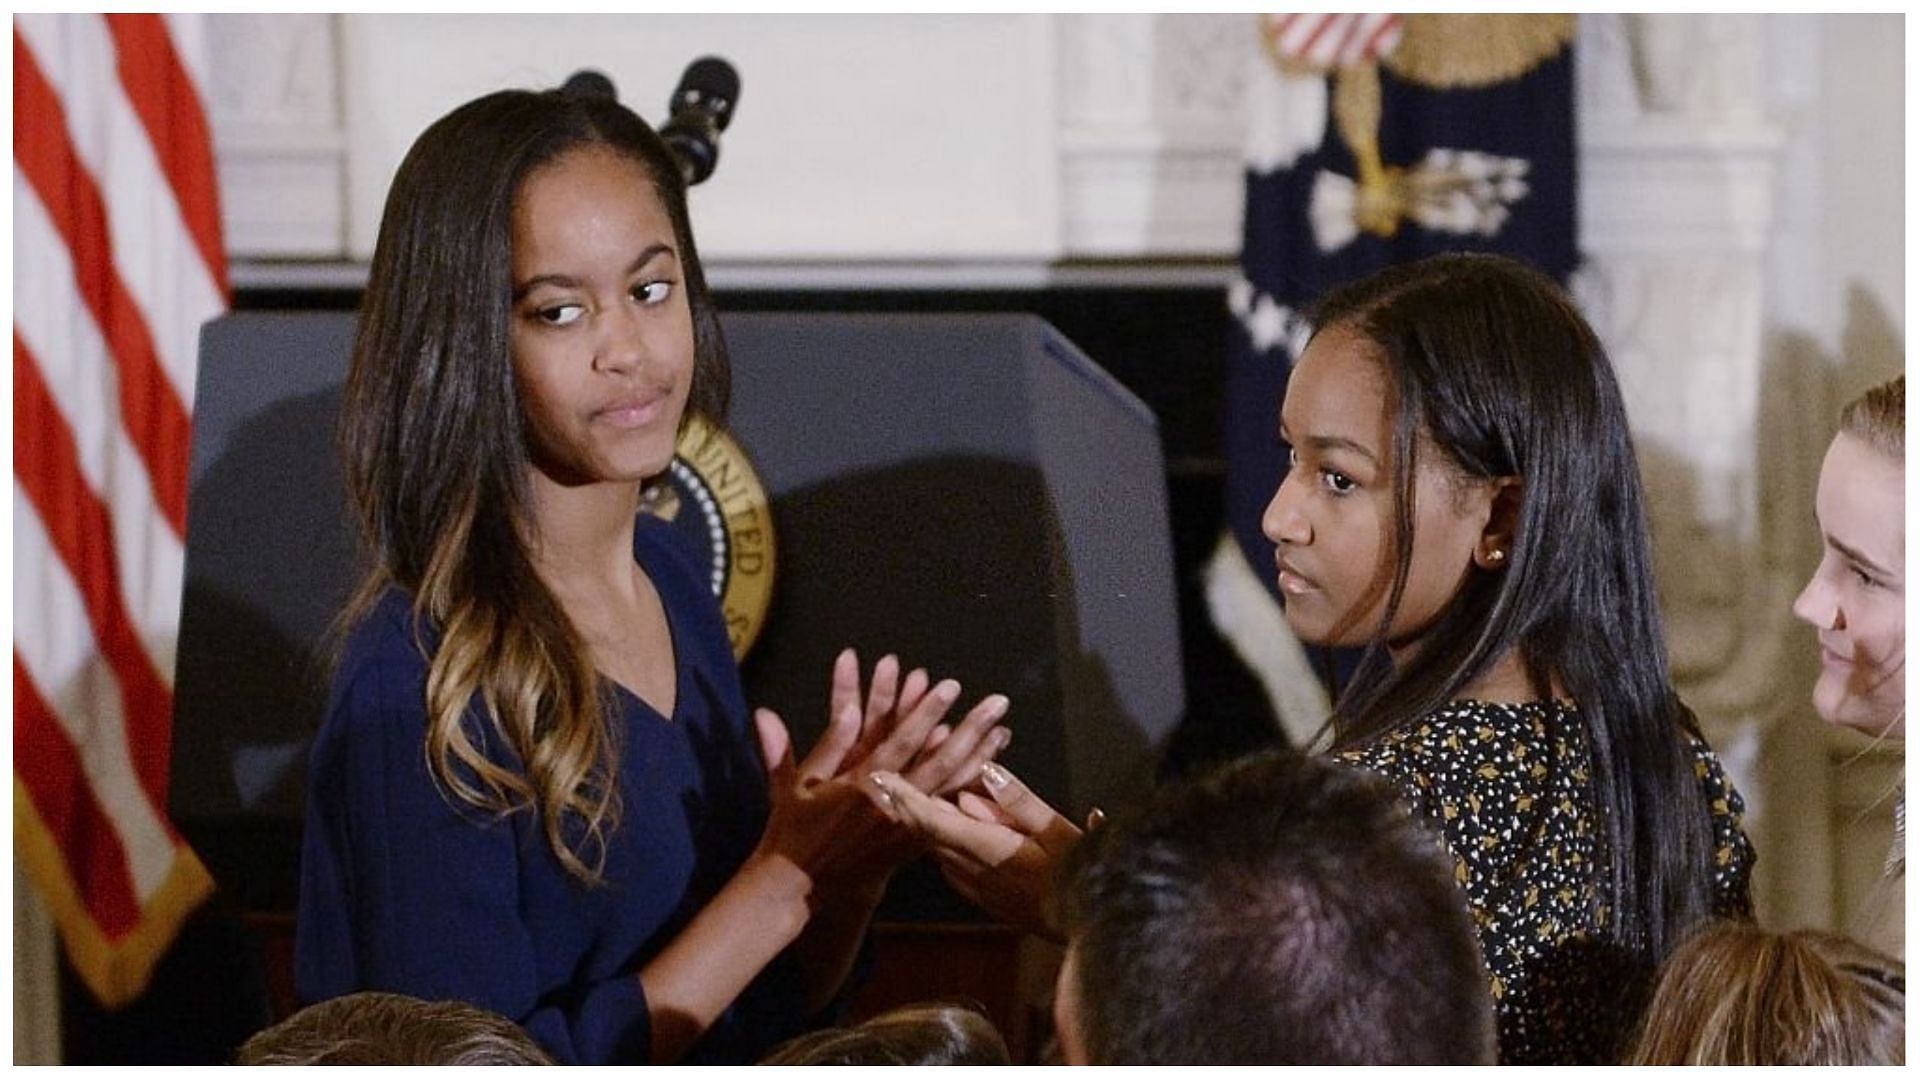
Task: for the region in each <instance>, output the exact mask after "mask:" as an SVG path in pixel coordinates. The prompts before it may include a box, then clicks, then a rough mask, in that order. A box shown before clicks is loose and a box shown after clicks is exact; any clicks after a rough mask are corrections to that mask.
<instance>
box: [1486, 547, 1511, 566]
mask: <svg viewBox="0 0 1920 1081" xmlns="http://www.w3.org/2000/svg"><path fill="white" fill-rule="evenodd" d="M1506 558H1507V553H1506V550H1505V549H1502V548H1493V549H1489V550H1488V552H1487V562H1489V563H1500V562H1504V561H1505V560H1506Z"/></svg>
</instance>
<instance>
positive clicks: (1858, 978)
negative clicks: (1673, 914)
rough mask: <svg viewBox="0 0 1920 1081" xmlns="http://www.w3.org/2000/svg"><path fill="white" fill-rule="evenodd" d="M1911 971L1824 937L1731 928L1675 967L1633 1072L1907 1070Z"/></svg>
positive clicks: (1653, 1009) (1718, 931) (1705, 935)
mask: <svg viewBox="0 0 1920 1081" xmlns="http://www.w3.org/2000/svg"><path fill="white" fill-rule="evenodd" d="M1906 1008H1907V981H1906V968H1905V966H1903V965H1902V964H1901V963H1900V962H1898V961H1896V960H1894V959H1893V958H1891V957H1888V956H1886V955H1885V954H1882V953H1878V952H1876V951H1874V950H1870V949H1868V948H1867V947H1865V946H1862V945H1860V944H1859V943H1857V942H1855V941H1853V940H1852V939H1849V938H1843V937H1841V936H1839V935H1833V934H1828V933H1826V932H1824V931H1811V930H1805V931H1786V932H1780V931H1767V930H1763V929H1762V928H1760V927H1757V926H1754V925H1753V924H1746V923H1723V924H1718V925H1715V926H1712V927H1710V928H1708V929H1707V930H1705V931H1703V932H1701V933H1700V934H1698V935H1696V936H1694V937H1693V938H1691V939H1689V940H1688V941H1687V942H1685V943H1683V944H1682V945H1681V946H1680V948H1679V949H1677V950H1675V951H1674V953H1673V956H1672V957H1670V958H1668V960H1667V964H1666V966H1665V968H1664V969H1662V971H1661V976H1660V984H1659V987H1658V988H1657V989H1656V990H1655V991H1654V995H1653V1002H1652V1004H1651V1005H1650V1006H1648V1008H1647V1015H1646V1019H1645V1021H1644V1022H1643V1024H1642V1027H1641V1032H1640V1038H1639V1040H1638V1042H1637V1043H1636V1044H1635V1046H1634V1049H1633V1052H1632V1053H1631V1054H1630V1055H1629V1056H1628V1058H1627V1061H1626V1065H1629V1066H1901V1065H1905V1064H1906V1034H1907V1023H1906Z"/></svg>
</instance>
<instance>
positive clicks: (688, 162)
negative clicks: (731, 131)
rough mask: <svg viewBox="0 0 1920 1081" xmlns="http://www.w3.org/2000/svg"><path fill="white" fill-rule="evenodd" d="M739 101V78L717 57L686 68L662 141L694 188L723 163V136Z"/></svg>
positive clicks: (670, 103)
mask: <svg viewBox="0 0 1920 1081" xmlns="http://www.w3.org/2000/svg"><path fill="white" fill-rule="evenodd" d="M739 100H740V74H739V73H738V72H736V71H734V70H733V65H732V64H729V63H727V62H726V61H725V60H722V59H720V58H719V57H717V56H703V57H701V58H700V59H698V60H695V61H694V62H693V63H692V64H689V65H688V66H687V70H686V73H685V74H683V75H681V76H680V85H679V86H676V87H674V88H673V97H671V98H669V99H667V114H668V115H667V122H666V123H665V124H663V125H661V127H660V138H661V139H662V140H664V141H665V142H666V144H667V148H668V149H670V150H672V151H673V156H674V157H676V158H678V159H680V174H681V176H683V177H685V178H686V181H687V186H688V187H692V186H693V185H695V184H698V183H700V182H701V181H702V180H705V179H706V178H708V177H710V176H712V175H713V166H714V164H715V163H716V162H718V161H719V160H720V133H721V132H723V131H725V130H727V125H728V124H729V123H731V122H732V121H733V108H734V105H735V104H737V103H738V102H739Z"/></svg>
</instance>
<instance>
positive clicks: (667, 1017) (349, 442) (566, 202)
mask: <svg viewBox="0 0 1920 1081" xmlns="http://www.w3.org/2000/svg"><path fill="white" fill-rule="evenodd" d="M727 394H728V370H727V361H726V352H725V346H724V343H723V341H722V339H721V336H720V330H719V325H718V322H717V320H716V317H715V314H714V310H713V306H712V303H711V301H710V300H709V298H708V296H707V291H706V287H705V282H704V280H703V277H702V274H701V269H700V262H699V257H698V255H697V254H696V252H695V249H694V244H693V236H692V233H691V230H690V226H689V223H688V216H687V209H686V195H685V189H684V186H683V184H682V181H681V179H680V174H679V171H678V169H677V167H676V165H675V163H674V161H673V159H672V158H671V157H670V156H669V154H668V152H667V150H666V149H665V147H664V146H663V145H662V144H661V143H660V141H659V139H658V138H657V137H656V136H655V135H654V133H653V132H652V130H651V129H649V128H648V127H647V125H646V124H645V123H644V122H642V121H641V120H640V119H639V118H638V117H636V116H634V115H633V114H632V113H631V112H629V111H628V110H626V109H625V108H623V107H622V106H620V105H618V104H617V103H615V102H613V101H611V100H607V99H604V98H594V97H587V96H579V95H574V94H570V93H567V92H564V91H549V92H544V93H534V92H525V91H505V92H501V93H496V94H491V95H488V96H486V97H483V98H480V99H478V100H476V101H473V102H470V103H468V104H466V105H463V106H461V107H460V108H458V109H456V110H455V111H453V112H452V113H450V114H449V115H447V116H446V117H444V118H443V119H441V120H440V121H438V122H437V123H435V124H434V125H433V126H432V127H431V128H429V129H428V130H427V131H426V132H425V133H424V134H423V135H422V136H421V137H420V139H419V141H418V142H416V143H415V144H414V146H413V148H412V150H411V151H410V152H409V153H408V155H407V158H406V160H405V161H404V162H403V163H402V165H401V167H400V170H399V173H398V175H397V176H396V177H395V180H394V183H393V188H392V191H391V193H390V194H389V196H388V201H387V206H386V210H385V213H384V216H383V219H382V223H381V232H380V238H379V242H378V246H377V249H376V251H375V254H374V260H373V265H372V270H371V276H370V278H369V281H368V286H367V294H366V301H365V305H364V307H363V311H362V322H361V328H360V334H359V337H358V340H357V341H356V343H355V346H354V354H353V363H352V369H351V372H350V374H349V377H348V381H347V388H346V394H345V400H344V403H343V410H342V423H341V443H342V449H343V454H344V458H345V472H346V479H347V486H348V488H349V490H350V492H351V494H352V498H353V502H354V506H355V508H356V510H357V512H358V514H359V516H360V524H361V528H362V532H363V536H364V539H365V541H366V544H367V548H368V550H369V554H370V559H371V563H372V569H371V571H370V574H369V577H368V578H367V580H366V581H365V583H364V584H363V586H362V588H361V590H360V592H359V594H358V596H357V598H356V600H355V602H354V605H353V607H352V608H351V609H350V612H349V618H348V623H349V625H350V627H351V630H350V631H349V633H348V636H347V638H346V640H345V645H344V648H343V650H342V653H341V656H340V659H339V662H338V667H337V669H336V671H335V674H334V680H333V687H332V694H331V700H330V703H329V706H328V711H327V715H326V718H325V720H324V722H323V725H322V728H321V731H320V733H319V735H318V737H317V738H316V740H315V742H314V746H313V752H312V759H311V762H310V766H309V769H310V785H309V795H308V810H307V822H306V834H305V840H304V851H303V863H302V869H301V889H300V907H299V922H298V946H297V983H298V989H299V992H300V995H301V997H302V999H304V1000H306V1001H315V1000H319V999H324V998H329V997H333V996H336V995H340V994H344V993H346V992H349V991H355V990H367V989H381V990H391V991H400V992H405V993H409V994H413V995H417V996H420V997H423V998H429V999H443V998H450V999H460V1000H464V1001H468V1002H473V1003H476V1004H478V1005H480V1006H484V1007H487V1008H489V1009H493V1010H496V1011H498V1012H500V1013H502V1014H505V1015H506V1016H508V1017H512V1018H514V1019H516V1020H518V1021H519V1022H520V1023H521V1024H523V1025H524V1026H525V1027H526V1028H527V1029H528V1031H529V1032H530V1033H531V1034H532V1035H533V1036H534V1037H535V1039H537V1040H538V1041H540V1043H541V1044H542V1045H544V1046H545V1047H546V1048H547V1049H548V1050H549V1051H550V1052H552V1053H553V1054H554V1056H555V1057H556V1058H558V1059H559V1060H561V1061H563V1062H581V1063H609V1062H675V1061H683V1060H684V1061H716V1062H720V1061H733V1062H752V1061H754V1060H755V1059H756V1058H757V1057H758V1056H759V1055H760V1054H761V1053H762V1052H763V1051H765V1050H766V1049H767V1048H770V1047H772V1046H773V1045H774V1044H776V1043H778V1042H780V1041H781V1040H783V1039H785V1038H787V1037H790V1036H792V1035H794V1034H795V1033H797V1032H799V1031H801V1030H802V1029H804V1028H805V1027H806V1026H807V1024H808V1022H809V1020H810V1019H811V1018H813V1017H815V1016H817V1015H818V1014H819V1013H820V1011H821V1010H822V1009H823V1008H824V1007H826V1006H827V1005H829V1004H830V1002H831V1001H832V999H833V997H834V995H835V993H836V991H837V990H838V989H839V987H840V985H841V984H842V983H843V982H844V980H845V978H846V975H847V973H848V971H849V969H850V968H851V965H852V961H853V958H854V955H855V952H856V950H857V948H858V945H859V942H860V940H861V938H862V935H863V933H864V931H865V927H866V924H867V922H868V919H869V917H870V916H871V914H872V911H873V908H874V905H875V904H876V903H877V902H878V899H879V897H880V894H881V892H882V891H883V889H884V887H885V884H886V882H887V879H888V876H889V875H890V874H891V873H892V871H893V870H894V868H895V867H897V866H898V865H899V863H900V862H901V861H902V860H904V859H905V858H906V857H907V856H908V855H910V854H911V853H912V852H913V851H914V850H915V842H914V841H913V840H912V838H911V837H910V836H909V835H908V834H907V833H906V831H905V830H903V829H902V828H901V827H899V826H897V825H894V824H892V823H891V822H890V821H889V820H888V818H887V817H886V816H885V815H884V814H883V813H881V812H880V810H879V809H878V808H877V807H876V805H875V799H876V796H875V792H874V790H873V789H872V788H871V784H872V782H871V781H870V780H867V778H869V777H870V776H871V775H872V774H873V773H874V772H875V771H877V770H895V769H904V770H907V771H909V772H910V773H911V774H912V775H913V776H914V777H915V778H916V780H917V781H919V782H923V783H924V784H925V785H927V786H929V787H932V788H936V789H946V790H951V789H953V788H955V787H958V786H959V785H961V784H963V783H965V782H966V781H968V780H970V779H972V778H973V777H974V776H975V775H977V774H978V772H979V770H980V767H981V765H982V764H983V763H984V762H985V761H986V760H987V759H988V758H990V757H991V756H992V755H993V754H994V753H996V752H997V751H998V750H999V748H1000V747H1001V746H1003V745H1004V743H1005V740H1006V732H1005V730H1004V729H1002V728H999V727H998V726H997V724H996V722H997V721H998V720H999V718H1000V717H1001V716H1002V715H1003V714H1004V712H1005V709H1006V700H1005V699H1004V698H1002V697H1000V696H998V695H995V696H991V697H989V698H986V699H984V700H982V701H981V702H980V704H979V705H977V706H976V707H975V708H974V709H973V710H972V711H971V712H969V713H968V714H967V715H966V717H965V718H964V719H962V720H961V721H960V722H959V723H957V724H955V725H953V726H951V727H948V726H947V725H945V724H942V723H941V722H942V719H943V717H944V716H945V714H946V713H947V711H948V709H949V708H950V707H951V706H952V705H953V704H954V702H955V701H956V700H957V698H958V697H959V693H960V689H959V687H958V686H957V685H956V684H954V683H953V682H952V681H942V682H940V683H939V684H937V685H934V686H931V687H930V686H928V681H927V680H926V679H925V677H924V676H923V675H922V674H920V673H914V674H913V675H912V676H910V677H909V678H908V679H906V680H904V681H903V680H901V679H900V674H899V668H898V666H897V664H895V663H894V662H893V661H892V659H891V658H889V659H888V660H886V661H883V662H882V663H881V664H880V665H878V666H876V667H875V670H874V673H873V678H872V680H871V686H870V687H868V688H866V689H865V690H864V691H863V690H862V688H861V685H860V684H861V680H860V672H859V668H858V662H857V661H856V660H855V658H853V656H852V655H851V654H850V653H845V654H842V656H841V658H840V660H839V661H838V663H837V664H836V666H835V671H834V678H833V694H832V698H833V701H832V702H831V703H830V714H829V725H828V728H827V731H826V733H825V734H824V735H823V736H822V737H821V740H820V743H819V745H818V746H816V747H815V748H814V749H813V751H812V753H810V754H809V755H808V756H807V757H806V758H805V759H804V760H801V761H798V762H796V761H795V757H794V755H793V753H792V751H791V747H790V744H789V741H788V738H787V733H786V728H785V726H784V725H783V724H782V722H781V720H780V719H779V718H778V717H776V716H774V715H773V714H771V713H769V712H767V711H760V712H759V713H757V714H754V715H752V716H751V717H750V716H749V713H748V709H747V705H746V702H745V700H744V698H743V695H742V691H741V685H740V678H739V672H738V670H737V668H736V667H735V665H734V660H733V657H732V654H731V652H730V649H729V645H728V640H727V635H726V631H725V628H724V625H723V623H722V620H721V617H720V613H719V611H718V608H717V606H716V603H715V601H714V599H713V597H712V596H711V594H710V593H708V591H707V590H706V588H705V586H704V584H703V579H702V576H701V574H700V572H699V571H698V569H697V568H696V567H695V566H694V565H693V564H692V563H691V561H690V560H689V559H687V558H686V557H685V556H683V555H682V553H681V552H680V551H679V549H678V548H676V546H675V541H674V540H673V539H672V537H671V535H670V534H669V532H668V531H667V530H666V529H665V527H663V526H661V525H659V524H657V523H651V524H650V520H647V519H637V518H636V511H637V508H638V504H639V496H640V490H641V487H642V484H643V483H644V482H645V481H647V480H648V479H649V478H651V477H654V476H656V475H658V474H659V473H660V472H661V471H663V470H664V469H665V468H666V467H667V465H668V463H669V462H670V460H671V459H672V456H673V453H674V445H675V440H676V436H677V434H678V432H679V430H680V428H681V426H682V423H683V421H684V420H685V418H686V417H688V416H689V415H690V414H692V413H699V414H702V415H704V416H706V417H708V418H711V419H713V420H714V421H716V422H717V421H718V420H719V419H720V418H722V417H723V416H724V413H725V408H726V402H727ZM636 523H638V524H636ZM863 786H866V787H863Z"/></svg>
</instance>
